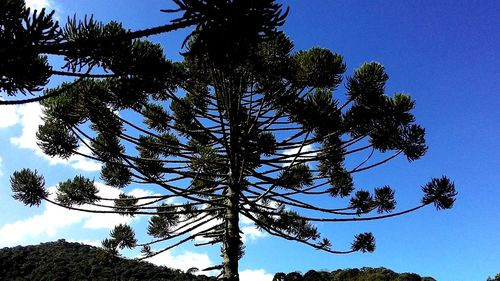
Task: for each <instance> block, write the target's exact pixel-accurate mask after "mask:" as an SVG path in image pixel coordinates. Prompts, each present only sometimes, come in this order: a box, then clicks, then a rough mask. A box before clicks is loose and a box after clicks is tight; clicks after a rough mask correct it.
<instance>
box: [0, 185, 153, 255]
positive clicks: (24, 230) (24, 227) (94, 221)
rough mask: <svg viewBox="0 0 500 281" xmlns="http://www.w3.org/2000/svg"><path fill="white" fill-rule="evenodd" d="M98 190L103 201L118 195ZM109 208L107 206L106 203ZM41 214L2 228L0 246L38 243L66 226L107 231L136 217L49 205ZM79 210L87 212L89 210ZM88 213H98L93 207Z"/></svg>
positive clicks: (106, 188)
mask: <svg viewBox="0 0 500 281" xmlns="http://www.w3.org/2000/svg"><path fill="white" fill-rule="evenodd" d="M96 186H97V188H98V189H99V193H98V195H99V196H101V197H106V198H117V197H118V195H119V193H120V191H119V190H118V189H115V188H112V187H109V186H106V185H104V184H101V183H96ZM49 191H50V192H51V193H52V195H51V196H52V197H54V196H55V195H54V191H55V187H50V188H49ZM134 193H135V194H139V193H141V194H148V195H151V194H152V193H151V192H148V191H145V190H139V189H136V190H135V191H134ZM108 204H109V202H108ZM43 206H44V210H43V213H42V214H39V215H35V216H32V217H30V218H27V219H24V220H19V221H16V222H14V223H10V224H5V225H4V226H2V227H1V228H0V237H2V239H1V240H0V245H3V246H13V245H17V244H20V243H25V242H30V241H27V240H31V239H37V238H38V239H40V238H42V237H41V236H43V235H46V236H48V237H49V238H51V239H53V238H55V236H56V235H57V234H58V233H59V231H60V230H62V229H65V228H67V227H69V226H75V225H77V224H82V226H83V228H86V229H103V228H104V229H111V228H113V227H114V226H115V225H118V224H120V223H122V224H128V223H130V222H132V221H133V220H135V219H138V218H139V217H130V216H121V215H117V214H100V213H85V212H81V211H73V210H68V209H66V208H63V207H59V206H56V205H53V204H50V203H46V204H44V205H43ZM82 208H87V209H91V207H89V206H85V205H84V206H82ZM92 209H96V210H97V209H98V208H95V207H93V208H92Z"/></svg>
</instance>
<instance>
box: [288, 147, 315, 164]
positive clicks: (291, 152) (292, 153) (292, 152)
mask: <svg viewBox="0 0 500 281" xmlns="http://www.w3.org/2000/svg"><path fill="white" fill-rule="evenodd" d="M299 149H300V147H297V148H292V149H287V150H285V151H283V154H285V155H290V157H289V158H287V160H289V161H293V159H295V154H297V153H298V152H299ZM314 150H315V149H314V145H312V144H309V145H305V146H304V147H303V148H302V149H301V150H300V153H301V155H300V156H299V157H297V160H299V159H305V158H308V157H312V156H315V155H316V153H315V152H311V153H307V152H310V151H314ZM304 153H305V154H304ZM289 165H290V162H288V163H283V166H284V167H286V166H289Z"/></svg>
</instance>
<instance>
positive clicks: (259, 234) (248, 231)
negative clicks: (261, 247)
mask: <svg viewBox="0 0 500 281" xmlns="http://www.w3.org/2000/svg"><path fill="white" fill-rule="evenodd" d="M241 231H242V232H243V236H242V237H241V239H242V241H243V243H246V242H248V241H255V240H257V239H258V238H263V237H266V236H267V233H266V232H263V231H260V230H258V229H257V228H256V227H255V225H249V226H243V227H242V228H241Z"/></svg>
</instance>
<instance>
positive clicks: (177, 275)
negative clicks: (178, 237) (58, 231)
mask: <svg viewBox="0 0 500 281" xmlns="http://www.w3.org/2000/svg"><path fill="white" fill-rule="evenodd" d="M0 279H1V280H47V281H49V280H50V281H58V280H60V281H63V280H65V281H66V280H75V281H76V280H78V281H81V280H128V281H132V280H137V281H139V280H141V281H142V280H169V281H208V280H215V278H214V277H206V276H195V275H193V274H190V273H184V272H182V271H180V270H177V269H170V268H167V267H163V266H156V265H153V264H151V263H148V262H142V261H134V260H127V259H123V258H118V257H113V256H110V255H108V254H107V253H106V252H104V251H103V250H102V249H100V248H96V247H93V246H89V245H83V244H80V243H70V242H66V241H64V240H59V241H57V242H49V243H42V244H40V245H33V246H26V247H21V246H17V247H13V248H3V249H0Z"/></svg>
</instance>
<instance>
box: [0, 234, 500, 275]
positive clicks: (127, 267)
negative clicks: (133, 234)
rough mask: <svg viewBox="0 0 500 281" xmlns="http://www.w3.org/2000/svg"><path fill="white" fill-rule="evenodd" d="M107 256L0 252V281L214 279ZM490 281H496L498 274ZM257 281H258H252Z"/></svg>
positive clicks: (54, 248) (72, 247) (46, 248)
mask: <svg viewBox="0 0 500 281" xmlns="http://www.w3.org/2000/svg"><path fill="white" fill-rule="evenodd" d="M195 267H196V265H193V269H191V270H188V272H182V271H181V270H178V269H171V268H168V267H164V266H156V265H153V264H151V263H148V262H139V261H132V260H127V259H123V258H117V257H112V256H109V255H108V254H107V253H106V252H104V251H103V250H101V249H100V248H96V247H93V246H89V245H84V244H80V243H70V242H66V241H64V240H59V241H57V242H49V243H42V244H40V245H33V246H25V247H22V246H17V247H12V248H3V249H0V280H2V281H3V280H6V281H7V280H16V281H20V280H30V281H31V280H40V281H43V280H47V281H66V280H75V281H76V280H78V281H81V280H127V281H133V280H137V281H143V280H146V281H147V280H151V281H153V280H155V281H156V280H159V281H162V280H165V281H166V280H168V281H214V280H216V278H215V277H207V276H203V275H194V274H192V273H191V272H194V271H195V270H196V269H195ZM488 280H492V281H493V280H494V281H500V275H497V276H495V279H490V278H488ZM255 281H261V280H255ZM273 281H436V280H435V279H434V278H432V277H420V276H419V275H418V274H415V273H396V272H394V271H392V270H390V269H387V268H383V267H381V268H369V267H364V268H361V269H356V268H354V269H339V270H335V271H331V272H329V271H314V270H310V271H308V272H306V273H305V274H301V273H299V272H291V273H282V272H280V273H276V274H275V276H274V278H273Z"/></svg>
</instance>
